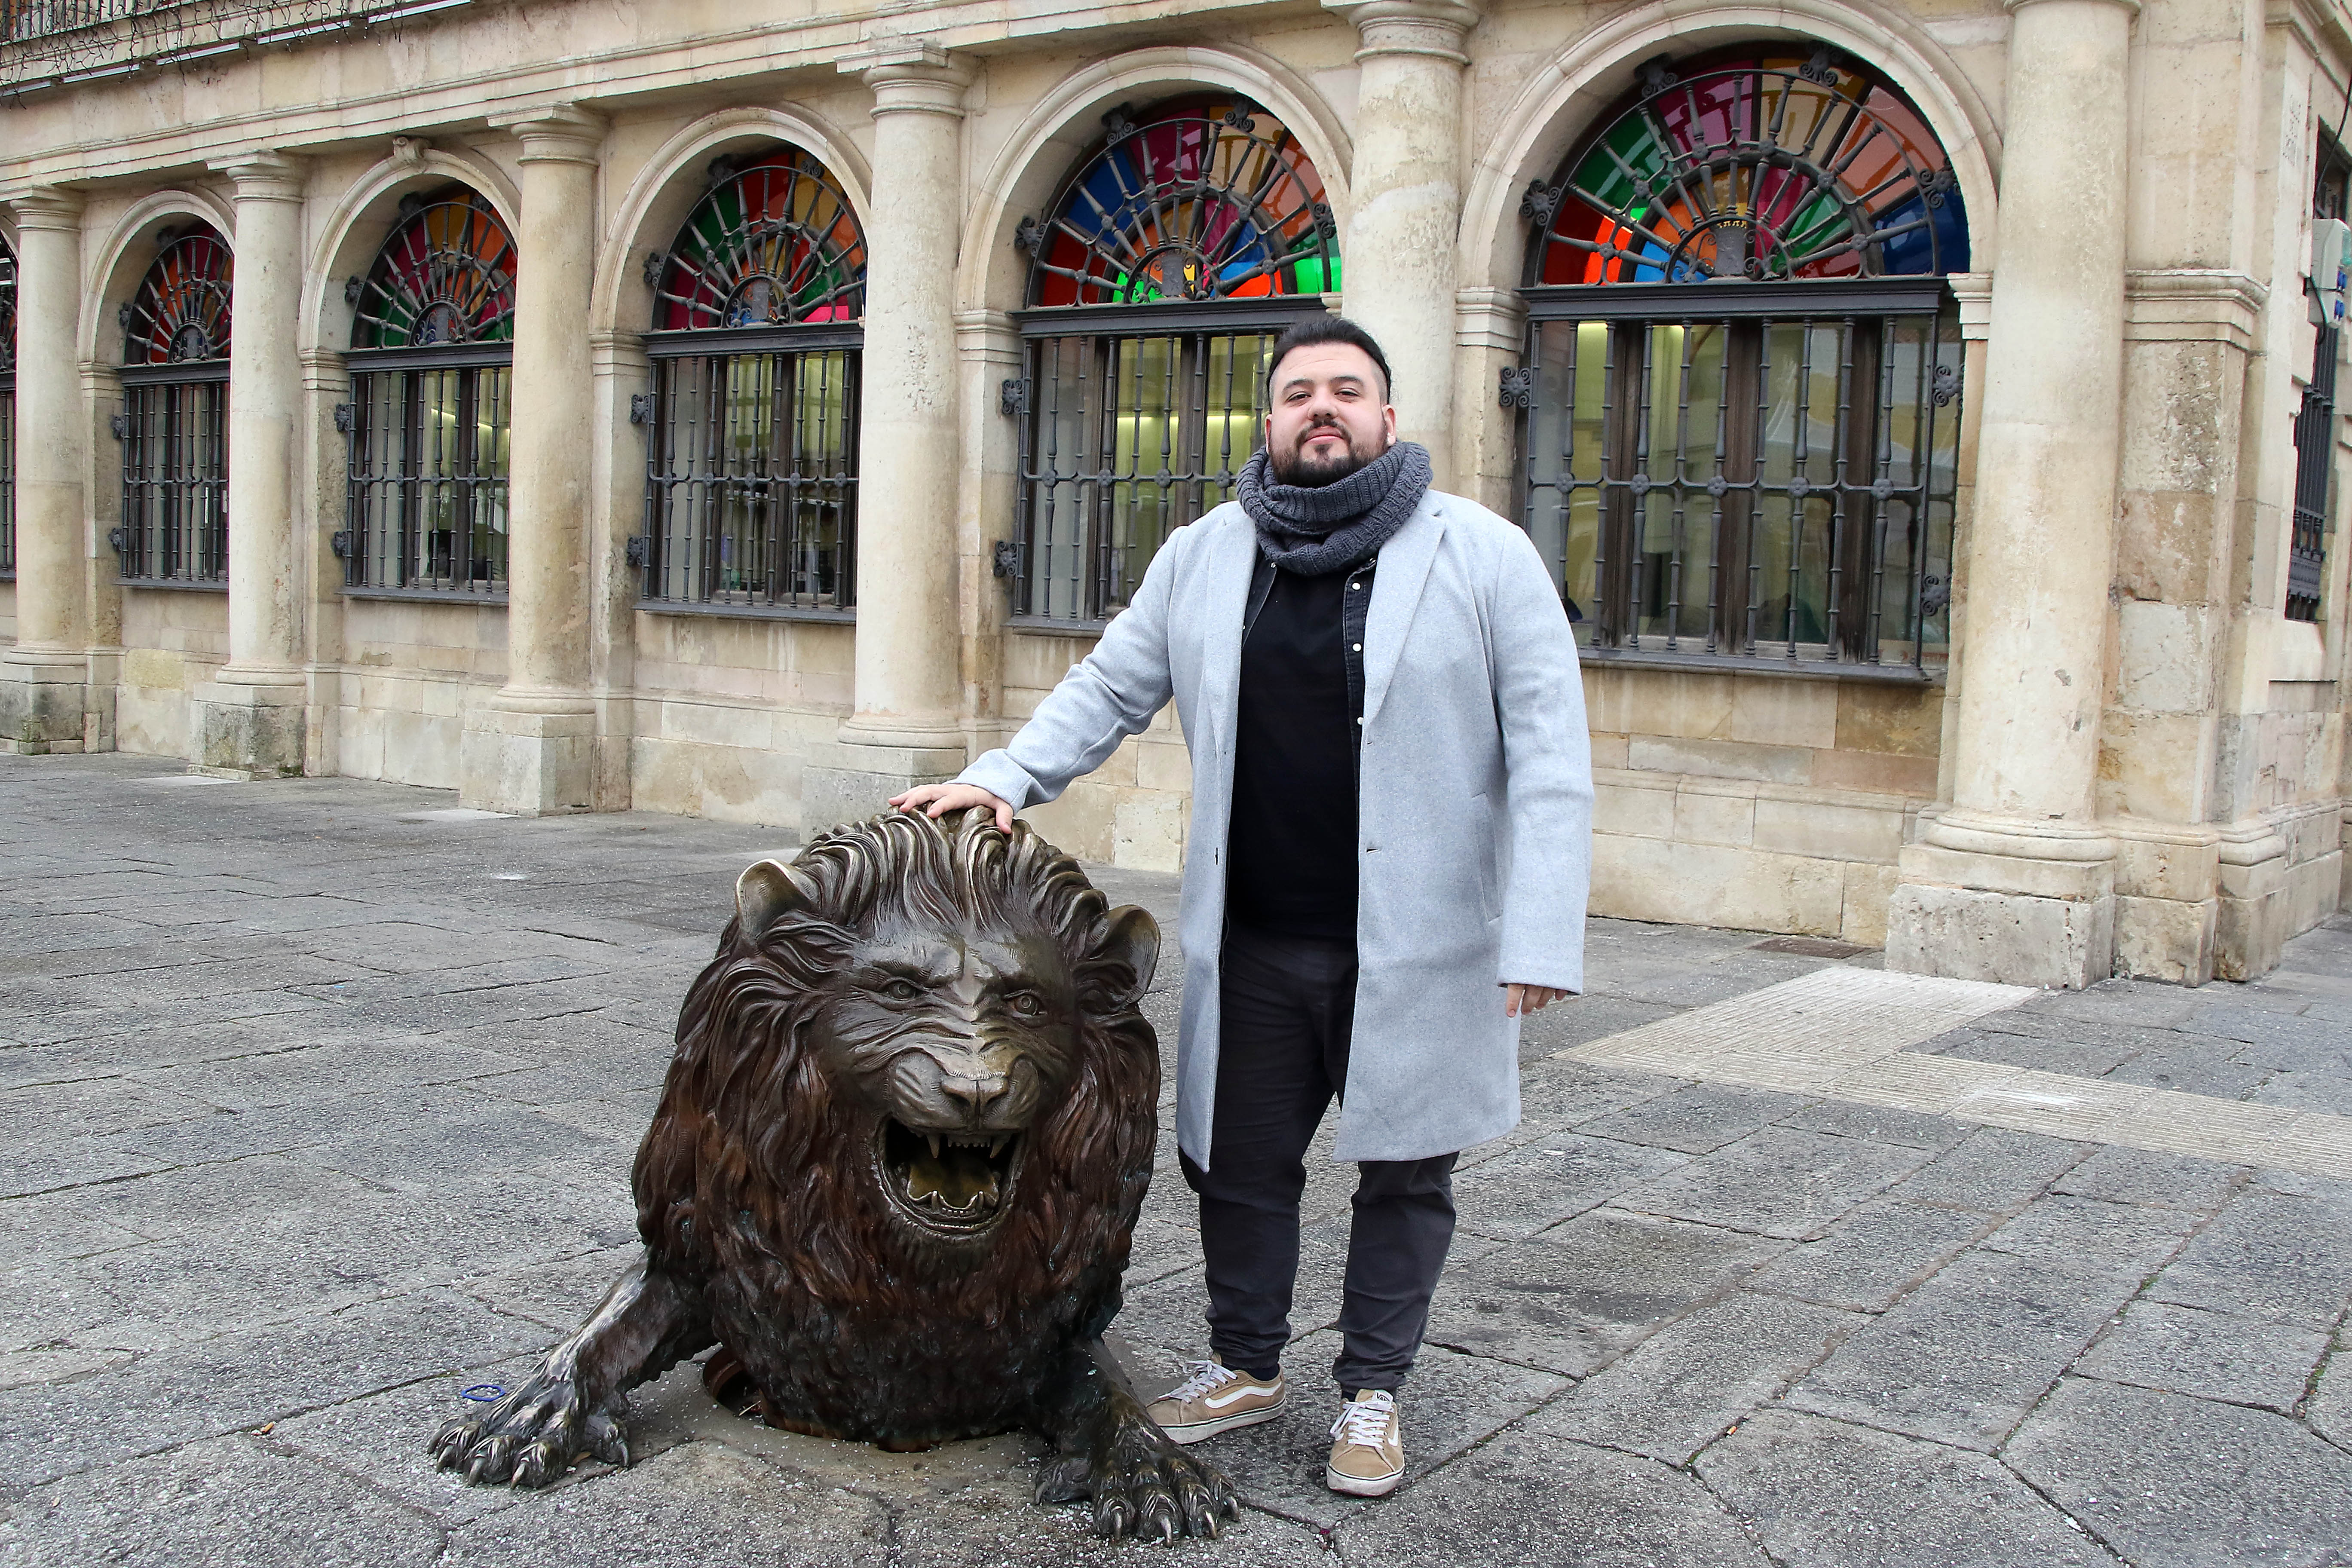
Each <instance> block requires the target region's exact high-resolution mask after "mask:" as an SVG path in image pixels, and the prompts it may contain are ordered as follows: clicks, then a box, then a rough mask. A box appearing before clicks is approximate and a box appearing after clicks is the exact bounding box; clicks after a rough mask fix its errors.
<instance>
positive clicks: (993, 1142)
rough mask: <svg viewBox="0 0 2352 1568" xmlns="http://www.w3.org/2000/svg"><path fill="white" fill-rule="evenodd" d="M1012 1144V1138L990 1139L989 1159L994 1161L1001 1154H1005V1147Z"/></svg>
mask: <svg viewBox="0 0 2352 1568" xmlns="http://www.w3.org/2000/svg"><path fill="white" fill-rule="evenodd" d="M1010 1142H1013V1140H1012V1139H1011V1138H992V1139H990V1140H989V1141H988V1157H989V1158H990V1159H992V1160H993V1159H995V1158H996V1157H997V1156H998V1155H999V1154H1002V1153H1003V1152H1004V1146H1005V1145H1006V1144H1007V1143H1010Z"/></svg>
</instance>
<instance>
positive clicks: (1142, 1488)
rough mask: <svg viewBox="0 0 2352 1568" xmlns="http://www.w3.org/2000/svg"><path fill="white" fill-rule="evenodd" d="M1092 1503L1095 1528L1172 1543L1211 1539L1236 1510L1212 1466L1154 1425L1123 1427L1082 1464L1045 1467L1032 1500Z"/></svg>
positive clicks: (1228, 1486)
mask: <svg viewBox="0 0 2352 1568" xmlns="http://www.w3.org/2000/svg"><path fill="white" fill-rule="evenodd" d="M1079 1497H1089V1498H1092V1499H1093V1500H1094V1510H1093V1522H1094V1528H1095V1533H1096V1534H1097V1535H1102V1536H1109V1537H1114V1538H1116V1537H1118V1536H1123V1535H1133V1536H1136V1537H1138V1538H1139V1539H1143V1540H1151V1539H1154V1538H1156V1539H1158V1540H1160V1542H1173V1541H1174V1540H1175V1539H1176V1538H1177V1537H1178V1536H1180V1535H1194V1536H1201V1537H1203V1538H1205V1539H1211V1540H1213V1539H1215V1538H1216V1537H1218V1536H1220V1535H1223V1533H1224V1524H1223V1521H1226V1520H1229V1519H1236V1518H1238V1517H1240V1514H1241V1500H1240V1499H1239V1498H1238V1497H1237V1496H1236V1495H1235V1494H1234V1487H1233V1483H1232V1482H1231V1481H1229V1480H1227V1479H1225V1478H1224V1477H1223V1475H1222V1474H1220V1473H1219V1472H1218V1471H1217V1469H1216V1468H1215V1467H1214V1466H1212V1465H1209V1464H1205V1463H1203V1462H1202V1461H1201V1460H1199V1459H1196V1458H1193V1457H1192V1455H1190V1454H1187V1453H1186V1452H1184V1450H1183V1449H1181V1448H1180V1447H1177V1446H1176V1445H1175V1444H1173V1443H1171V1442H1170V1441H1169V1440H1168V1438H1167V1437H1166V1436H1163V1435H1161V1434H1160V1432H1159V1430H1158V1429H1157V1428H1150V1429H1149V1430H1143V1429H1138V1428H1129V1430H1127V1431H1125V1432H1123V1433H1122V1434H1120V1436H1119V1438H1118V1440H1117V1441H1114V1442H1111V1443H1108V1444H1106V1445H1104V1450H1103V1451H1098V1452H1097V1454H1096V1455H1095V1457H1094V1458H1093V1459H1092V1460H1091V1461H1090V1462H1089V1461H1087V1460H1086V1459H1083V1458H1078V1457H1076V1456H1073V1457H1070V1458H1063V1459H1060V1460H1057V1461H1055V1463H1054V1464H1052V1465H1050V1466H1048V1467H1047V1468H1046V1471H1045V1474H1044V1475H1043V1476H1042V1477H1040V1478H1039V1479H1038V1482H1037V1500H1038V1501H1040V1502H1054V1501H1063V1500H1076V1499H1077V1498H1079Z"/></svg>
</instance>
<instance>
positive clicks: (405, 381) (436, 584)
mask: <svg viewBox="0 0 2352 1568" xmlns="http://www.w3.org/2000/svg"><path fill="white" fill-rule="evenodd" d="M513 385H514V372H513V371H512V369H511V368H509V366H507V365H503V364H470V365H468V364H457V365H442V366H436V365H430V364H426V365H420V366H417V367H415V368H406V369H398V370H380V371H369V372H363V373H362V374H358V375H354V376H353V377H352V403H351V405H350V407H351V413H350V416H349V420H350V424H351V474H350V482H351V510H350V519H351V528H350V532H349V534H348V536H347V537H346V538H345V539H344V541H343V542H342V547H343V557H344V577H343V581H344V584H345V586H347V587H350V588H354V589H360V590H362V591H364V590H369V589H376V590H391V591H400V590H415V591H422V592H426V593H443V594H479V595H503V594H504V593H505V592H506V586H507V470H508V464H509V458H510V456H511V452H510V447H511V437H510V435H509V414H510V403H511V398H512V393H513Z"/></svg>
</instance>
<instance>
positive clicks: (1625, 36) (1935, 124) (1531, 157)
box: [1458, 0, 2000, 289]
mask: <svg viewBox="0 0 2352 1568" xmlns="http://www.w3.org/2000/svg"><path fill="white" fill-rule="evenodd" d="M1776 38H1786V39H1793V38H1808V39H1817V40H1819V41H1820V42H1822V43H1826V44H1829V45H1831V46H1832V47H1836V48H1838V49H1841V50H1843V51H1844V52H1845V53H1847V54H1850V55H1852V56H1853V57H1854V58H1856V59H1860V60H1864V61H1867V62H1868V63H1869V64H1870V65H1872V66H1873V67H1874V68H1877V69H1878V70H1881V71H1883V72H1885V75H1886V77H1887V79H1889V80H1891V81H1892V82H1893V83H1894V84H1895V86H1896V87H1898V88H1900V89H1902V91H1903V93H1904V95H1905V96H1906V97H1907V98H1909V99H1910V100H1911V102H1912V105H1913V107H1914V108H1916V109H1917V110H1918V111H1919V113H1920V114H1921V116H1922V117H1924V118H1925V119H1926V120H1927V125H1928V128H1929V129H1930V130H1932V131H1933V132H1935V133H1936V136H1937V139H1938V140H1939V141H1941V142H1942V143H1943V146H1944V152H1945V154H1946V156H1948V157H1949V158H1950V159H1951V164H1952V172H1953V174H1954V175H1955V176H1957V178H1958V181H1959V185H1960V199H1961V202H1962V204H1963V205H1964V206H1965V207H1966V210H1967V212H1968V218H1969V265H1970V267H1971V268H1972V269H1973V270H1975V271H1978V272H1990V270H1992V267H1993V261H1994V257H1995V252H1996V248H1997V243H1996V234H1997V229H1996V226H1995V221H1994V219H1995V214H1996V210H1997V207H1998V203H1999V193H1998V191H1997V190H1996V188H1995V184H1994V181H1995V176H1996V174H1997V173H1998V169H1999V164H2000V132H1999V131H1998V130H1997V129H1996V128H1995V125H1994V122H1993V116H1992V111H1991V110H1990V108H1989V107H1988V106H1987V104H1986V103H1985V101H1984V99H1983V96H1982V95H1981V94H1980V93H1979V92H1978V91H1977V89H1976V87H1975V86H1974V84H1973V83H1971V82H1970V81H1969V79H1968V75H1967V73H1966V72H1965V71H1963V70H1962V69H1961V68H1960V66H1959V63H1958V61H1957V60H1955V59H1954V58H1952V57H1951V55H1950V53H1949V52H1948V51H1947V50H1946V49H1945V48H1944V47H1943V46H1942V45H1940V44H1938V43H1937V41H1936V40H1935V39H1934V38H1932V37H1929V36H1928V34H1927V31H1926V30H1925V29H1924V28H1922V27H1920V26H1918V24H1917V23H1916V22H1915V21H1913V20H1912V19H1911V18H1910V17H1909V16H1906V15H1905V14H1903V13H1901V12H1898V11H1895V10H1894V9H1891V8H1888V7H1884V6H1881V5H1875V4H1871V3H1868V0H1780V4H1777V5H1771V6H1769V8H1768V7H1766V6H1763V5H1726V6H1721V7H1715V8H1709V9H1706V10H1704V11H1696V12H1693V11H1689V10H1686V9H1685V7H1683V6H1682V5H1677V4H1676V3H1675V0H1651V3H1650V4H1648V5H1642V6H1639V7H1637V8H1635V9H1633V10H1631V11H1628V12H1625V13H1623V14H1622V15H1620V16H1612V17H1611V18H1610V19H1609V20H1608V21H1606V22H1604V23H1602V24H1601V26H1598V27H1595V28H1594V29H1593V30H1592V31H1591V32H1589V33H1587V34H1586V35H1584V36H1583V37H1580V38H1579V39H1577V40H1576V41H1575V42H1573V43H1571V44H1570V45H1569V46H1568V47H1566V48H1564V49H1562V50H1560V52H1559V54H1558V55H1556V56H1554V57H1553V58H1551V59H1550V60H1549V61H1548V62H1546V63H1545V64H1543V65H1542V66H1540V67H1538V68H1537V69H1536V70H1535V71H1534V72H1532V73H1531V74H1530V76H1529V78H1528V82H1527V85H1526V86H1525V87H1524V88H1523V89H1521V90H1520V92H1519V95H1518V97H1517V99H1516V100H1514V101H1513V103H1512V104H1511V107H1510V109H1509V110H1507V112H1506V113H1505V115H1504V116H1503V120H1502V123H1501V125H1500V127H1499V129H1498V132H1497V133H1496V135H1495V136H1494V137H1493V138H1492V139H1491V140H1490V142H1489V143H1488V145H1489V149H1490V150H1489V151H1488V152H1486V153H1483V154H1481V155H1480V156H1479V158H1478V159H1477V161H1476V163H1475V165H1474V166H1473V170H1472V174H1471V180H1470V188H1469V191H1468V193H1467V195H1466V197H1465V200H1464V202H1463V205H1462V229H1461V241H1460V250H1459V252H1458V260H1459V264H1460V279H1461V286H1462V287H1463V288H1465V289H1478V288H1483V289H1517V287H1518V286H1519V281H1520V277H1521V269H1522V268H1523V267H1524V265H1525V263H1526V258H1527V246H1528V226H1527V225H1526V223H1524V222H1523V221H1522V220H1521V219H1520V216H1519V197H1520V195H1521V193H1522V192H1524V191H1525V190H1526V189H1527V187H1528V182H1529V181H1531V180H1548V179H1549V178H1550V177H1551V176H1552V174H1553V173H1554V172H1555V171H1556V170H1557V169H1558V168H1559V163H1560V160H1562V159H1563V158H1565V157H1567V156H1568V153H1569V150H1570V147H1571V146H1573V145H1574V144H1575V142H1576V141H1577V139H1578V138H1579V137H1581V136H1582V135H1584V134H1585V133H1586V132H1588V131H1590V130H1591V127H1592V125H1593V123H1594V121H1596V120H1597V119H1598V118H1599V117H1600V116H1601V115H1602V114H1604V113H1606V112H1607V111H1608V110H1609V109H1610V107H1611V106H1612V104H1614V103H1615V102H1616V100H1618V98H1619V97H1620V96H1621V95H1622V94H1623V93H1624V92H1625V90H1626V89H1628V88H1630V87H1631V86H1632V85H1633V78H1634V74H1635V72H1636V70H1637V69H1638V68H1640V66H1641V63H1642V62H1643V60H1646V59H1649V58H1652V57H1653V56H1655V55H1658V54H1662V53H1669V52H1671V53H1675V54H1696V53H1697V52H1698V51H1700V50H1701V49H1706V48H1712V47H1717V46H1719V45H1725V44H1736V43H1745V42H1751V41H1761V40H1769V39H1776Z"/></svg>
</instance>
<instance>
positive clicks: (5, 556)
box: [0, 240, 16, 578]
mask: <svg viewBox="0 0 2352 1568" xmlns="http://www.w3.org/2000/svg"><path fill="white" fill-rule="evenodd" d="M15 576H16V252H15V251H13V250H10V249H9V248H8V242H7V241H5V240H0V578H14V577H15Z"/></svg>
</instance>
